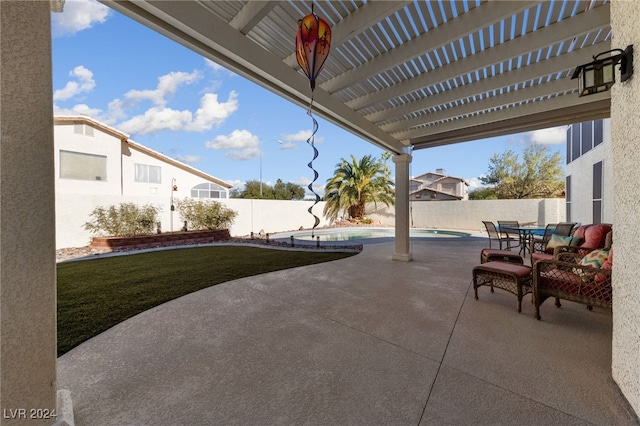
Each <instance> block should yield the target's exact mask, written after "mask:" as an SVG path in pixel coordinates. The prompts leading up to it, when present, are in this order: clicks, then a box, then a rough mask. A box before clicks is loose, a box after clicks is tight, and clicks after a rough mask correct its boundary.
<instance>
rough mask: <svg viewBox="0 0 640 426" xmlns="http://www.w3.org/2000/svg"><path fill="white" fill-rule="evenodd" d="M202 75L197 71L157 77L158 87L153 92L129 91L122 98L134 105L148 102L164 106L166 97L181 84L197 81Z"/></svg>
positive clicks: (172, 73)
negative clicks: (144, 101)
mask: <svg viewBox="0 0 640 426" xmlns="http://www.w3.org/2000/svg"><path fill="white" fill-rule="evenodd" d="M201 77H202V75H201V74H200V72H198V71H194V72H192V73H186V72H170V73H169V74H165V75H163V76H160V77H158V85H157V86H156V88H155V89H154V90H129V91H128V92H127V93H125V95H124V97H125V98H126V99H128V100H130V101H133V102H134V103H137V102H140V101H143V100H149V101H151V102H152V103H153V104H154V105H161V106H163V105H166V103H167V99H166V98H167V97H170V96H173V95H174V94H175V93H176V90H178V87H179V86H180V85H182V84H191V83H194V82H196V81H198V80H199V79H200V78H201Z"/></svg>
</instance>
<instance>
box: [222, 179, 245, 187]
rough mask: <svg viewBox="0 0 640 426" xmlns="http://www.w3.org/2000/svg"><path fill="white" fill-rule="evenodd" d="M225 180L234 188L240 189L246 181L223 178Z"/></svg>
mask: <svg viewBox="0 0 640 426" xmlns="http://www.w3.org/2000/svg"><path fill="white" fill-rule="evenodd" d="M225 182H227V183H230V184H231V185H233V188H234V189H242V188H244V185H245V184H246V182H245V181H243V180H238V179H235V180H225Z"/></svg>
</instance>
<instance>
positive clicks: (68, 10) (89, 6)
mask: <svg viewBox="0 0 640 426" xmlns="http://www.w3.org/2000/svg"><path fill="white" fill-rule="evenodd" d="M109 13H110V9H109V7H107V6H105V5H104V4H102V3H98V2H97V1H96V0H66V1H65V2H64V10H63V12H62V13H52V14H51V30H52V33H53V36H54V37H60V36H66V35H73V34H75V33H77V32H79V31H82V30H86V29H88V28H91V27H93V26H94V25H95V24H102V23H104V22H105V21H106V20H107V17H108V16H109Z"/></svg>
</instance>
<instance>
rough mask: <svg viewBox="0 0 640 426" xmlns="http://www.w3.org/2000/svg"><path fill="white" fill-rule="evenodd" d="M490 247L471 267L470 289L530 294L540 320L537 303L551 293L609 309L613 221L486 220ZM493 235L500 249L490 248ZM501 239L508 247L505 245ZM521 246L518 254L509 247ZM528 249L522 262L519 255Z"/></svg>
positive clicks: (551, 295) (475, 291)
mask: <svg viewBox="0 0 640 426" xmlns="http://www.w3.org/2000/svg"><path fill="white" fill-rule="evenodd" d="M484 223H485V227H486V229H487V233H488V235H489V248H485V249H483V250H482V251H481V254H480V264H479V265H477V266H475V267H474V268H473V289H474V294H475V298H476V300H478V288H479V287H482V286H488V287H490V288H491V292H493V291H494V288H495V287H497V288H500V289H503V290H506V291H508V292H510V293H513V294H514V295H516V296H517V298H518V304H517V307H518V312H521V311H522V309H521V308H522V299H523V297H524V296H525V295H527V294H531V295H532V303H533V304H534V306H535V317H536V319H538V320H539V319H540V305H542V303H543V302H544V301H545V300H546V299H547V298H549V297H554V298H555V305H556V306H557V307H560V306H561V304H560V299H564V300H568V301H572V302H577V303H582V304H584V305H587V307H588V309H589V310H591V309H593V307H594V306H598V307H602V308H607V309H611V306H612V285H611V284H612V281H611V269H612V266H613V248H612V234H613V232H612V226H611V225H610V224H590V225H577V224H575V223H559V224H552V225H547V226H542V227H541V226H520V225H518V224H517V222H516V223H508V224H506V225H505V224H504V223H502V222H499V226H498V227H496V226H495V225H494V224H493V223H492V222H484ZM492 240H497V242H498V248H497V249H494V248H491V241H492ZM503 243H504V244H505V247H506V249H503ZM518 247H519V248H520V251H519V252H518V253H516V252H512V251H511V249H512V248H518ZM527 250H528V251H529V253H530V261H531V264H530V266H529V265H525V264H524V263H525V262H524V258H523V256H522V255H523V254H524V255H526V252H527Z"/></svg>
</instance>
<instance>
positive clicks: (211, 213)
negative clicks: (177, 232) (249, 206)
mask: <svg viewBox="0 0 640 426" xmlns="http://www.w3.org/2000/svg"><path fill="white" fill-rule="evenodd" d="M176 208H177V210H178V212H179V213H180V216H181V217H182V219H183V220H186V221H187V228H188V229H226V228H229V226H231V225H232V224H233V221H234V219H235V217H236V216H237V215H238V212H236V211H234V210H231V209H229V208H227V207H225V206H224V205H223V204H222V203H219V202H218V201H213V200H211V201H205V200H196V199H193V198H184V199H182V200H178V203H177V205H176Z"/></svg>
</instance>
